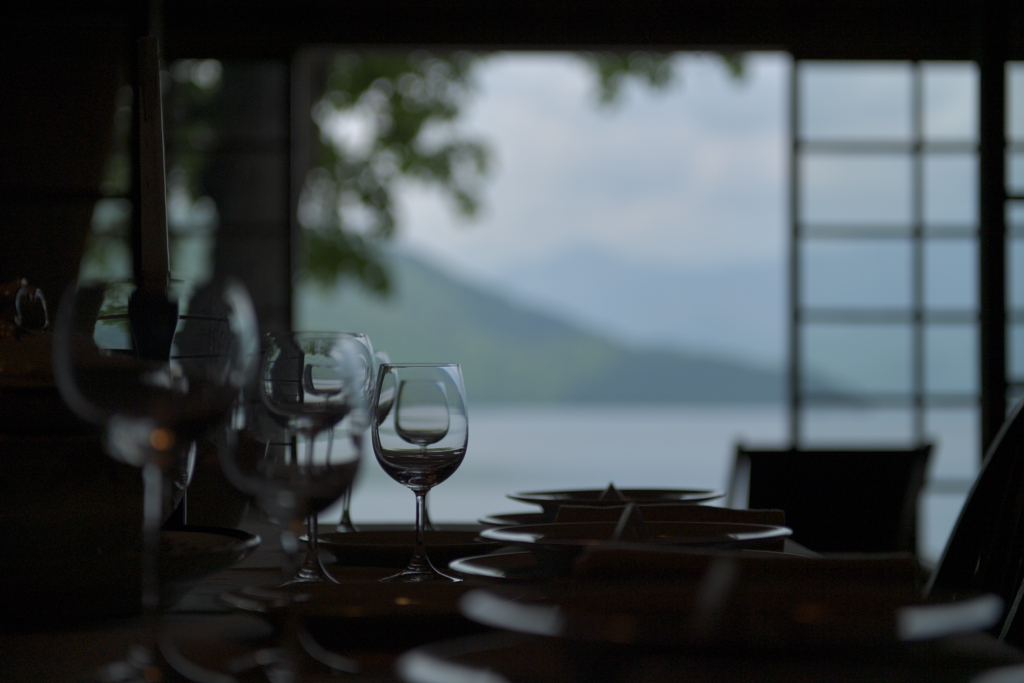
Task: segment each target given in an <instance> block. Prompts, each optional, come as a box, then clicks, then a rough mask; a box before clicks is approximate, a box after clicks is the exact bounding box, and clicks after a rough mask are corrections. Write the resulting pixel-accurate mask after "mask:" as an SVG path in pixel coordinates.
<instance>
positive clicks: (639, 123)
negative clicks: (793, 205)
mask: <svg viewBox="0 0 1024 683" xmlns="http://www.w3.org/2000/svg"><path fill="white" fill-rule="evenodd" d="M788 69H789V60H788V58H787V57H786V56H783V55H776V54H761V55H753V56H751V57H750V58H749V60H748V62H747V72H746V76H745V78H743V79H742V80H739V81H738V80H736V79H733V78H731V77H730V76H729V75H728V73H727V71H726V69H725V68H724V66H723V65H722V64H721V62H720V61H719V60H718V59H717V58H715V57H714V56H705V55H687V56H680V57H679V58H678V59H677V69H676V73H677V76H678V78H677V81H676V83H675V85H674V86H673V87H671V88H670V89H669V90H667V91H663V92H652V91H650V90H648V89H644V88H642V87H631V88H629V89H628V90H627V92H626V96H625V98H624V100H623V101H622V102H621V103H620V104H619V105H617V106H614V107H610V108H601V107H599V106H597V104H596V98H595V92H594V85H595V83H594V78H593V76H592V74H591V73H590V72H589V71H588V70H587V68H586V67H585V66H584V65H583V64H582V63H581V62H580V61H579V60H578V59H576V58H575V57H573V56H571V55H559V54H543V53H526V54H522V53H520V54H505V55H499V56H496V57H492V58H491V59H490V60H489V61H488V62H487V63H485V65H484V66H483V68H482V69H481V70H480V71H479V74H478V75H479V79H478V85H479V90H478V93H477V96H476V98H475V99H474V101H473V103H472V104H471V106H469V107H468V108H467V110H466V112H465V116H464V118H463V125H464V126H465V128H466V129H467V130H470V131H473V132H474V133H476V134H478V135H479V136H480V137H482V138H483V139H485V140H487V141H488V142H489V143H490V146H491V148H492V150H493V153H494V162H495V163H494V167H493V171H492V174H491V176H490V178H489V180H488V182H487V189H486V192H485V196H484V209H483V212H482V213H481V215H480V216H479V217H478V218H477V219H476V220H473V221H471V222H467V221H465V220H463V219H459V218H456V217H455V216H454V214H453V212H452V211H451V210H450V208H449V207H448V206H447V205H446V204H445V203H444V202H443V200H441V199H440V198H438V197H437V196H436V195H434V194H432V193H430V192H429V191H424V190H422V189H420V188H409V190H408V191H407V192H406V193H405V194H404V196H403V202H402V213H401V216H402V233H401V236H400V239H399V243H400V244H403V245H405V246H408V247H410V248H413V249H415V250H416V251H419V252H421V253H424V254H428V255H430V256H432V257H433V258H434V259H435V260H437V261H440V262H442V263H445V264H448V265H450V266H452V267H454V268H456V269H459V270H461V271H463V272H465V273H470V274H475V275H477V276H480V277H484V278H488V277H489V276H490V275H491V274H493V273H494V272H496V271H503V270H506V269H509V268H512V267H517V266H521V265H523V264H524V263H532V262H537V261H541V260H544V259H545V258H546V257H548V256H551V255H553V254H556V253H559V252H562V251H565V250H570V249H573V250H574V249H578V248H581V247H587V248H591V247H592V248H597V249H601V250H607V251H610V252H612V253H615V254H618V255H619V256H623V257H627V258H629V259H632V260H635V261H637V262H641V263H651V264H659V265H668V266H693V265H703V266H709V265H715V264H735V263H737V262H764V261H766V260H778V259H780V258H781V255H782V250H783V245H784V229H783V226H784V221H785V203H784V200H785V193H784V188H785V139H786V138H785V130H786V117H785V108H786V91H787V87H786V79H787V74H788Z"/></svg>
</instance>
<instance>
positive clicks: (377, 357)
mask: <svg viewBox="0 0 1024 683" xmlns="http://www.w3.org/2000/svg"><path fill="white" fill-rule="evenodd" d="M366 341H367V344H368V345H369V338H367V339H366ZM370 348H371V349H372V346H371V347H370ZM390 362H391V359H390V358H389V357H388V354H387V351H374V352H373V371H374V374H373V376H374V378H375V379H374V381H376V377H377V373H378V372H379V371H380V366H381V365H383V364H384V363H390ZM374 391H376V385H374ZM367 405H368V406H369V407H370V408H371V409H372V408H373V405H374V401H373V400H372V399H371V400H370V402H369V403H368V404H367ZM367 427H369V421H367ZM352 489H353V487H349V488H348V489H347V490H346V491H345V493H343V494H342V496H341V520H340V521H339V522H338V526H337V527H336V528H335V531H338V532H340V533H350V532H353V531H358V529H356V526H355V524H353V523H352V516H351V513H350V509H351V507H352Z"/></svg>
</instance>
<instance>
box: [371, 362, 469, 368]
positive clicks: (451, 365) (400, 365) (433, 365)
mask: <svg viewBox="0 0 1024 683" xmlns="http://www.w3.org/2000/svg"><path fill="white" fill-rule="evenodd" d="M380 367H381V369H383V368H459V369H461V366H460V365H459V364H458V363H381V364H380Z"/></svg>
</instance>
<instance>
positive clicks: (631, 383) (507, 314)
mask: <svg viewBox="0 0 1024 683" xmlns="http://www.w3.org/2000/svg"><path fill="white" fill-rule="evenodd" d="M392 276H393V280H394V284H395V291H394V294H393V295H392V297H391V298H389V299H386V300H384V299H378V298H375V297H373V296H371V295H368V294H365V293H363V292H362V291H360V290H358V289H357V288H356V287H355V286H354V285H352V284H350V283H348V282H342V283H341V284H340V285H339V286H338V287H336V288H335V289H334V290H332V291H322V290H318V289H316V288H315V287H306V288H304V289H303V291H302V294H301V295H300V296H299V297H298V298H297V301H296V322H297V324H298V325H299V326H300V327H301V328H304V329H324V328H328V329H349V330H358V331H362V332H366V333H367V334H369V335H370V338H371V339H372V340H373V343H374V347H375V348H378V349H384V350H386V351H387V352H388V353H389V354H390V356H391V358H392V359H393V360H395V361H454V362H459V363H461V364H462V367H463V372H464V374H465V378H466V390H467V392H468V394H469V396H470V400H474V401H486V402H503V401H504V402H507V401H516V402H528V401H529V402H538V401H539V402H545V401H546V402H553V401H564V402H590V401H601V402H615V401H622V402H627V401H628V402H648V401H649V402H669V401H671V402H676V401H717V402H726V401H751V402H752V401H778V400H781V398H782V396H783V387H784V384H783V377H782V375H781V373H780V372H778V371H777V370H773V369H766V368H759V367H756V366H754V365H752V364H747V363H744V362H741V361H736V360H731V359H729V358H727V357H714V356H711V355H690V354H685V353H681V352H677V351H672V350H659V349H640V348H631V347H629V346H627V345H624V344H620V343H615V342H612V341H609V340H608V339H606V338H605V337H603V336H601V335H599V334H597V333H595V332H592V331H589V330H586V329H584V328H583V327H580V326H578V325H573V324H570V323H567V322H564V321H562V320H559V319H558V318H556V317H554V316H553V315H550V314H544V313H538V312H536V311H533V310H530V309H528V308H526V307H524V306H523V305H521V304H516V303H512V302H510V301H509V300H507V299H506V298H504V297H502V296H501V295H499V294H496V293H494V292H491V291H487V290H485V289H483V288H480V287H478V286H474V285H469V284H467V283H465V282H461V281H459V280H456V279H454V278H452V277H450V276H448V275H446V274H444V273H442V272H440V271H439V270H438V269H436V268H434V267H431V266H429V265H427V264H426V263H424V262H422V261H419V260H417V259H415V258H412V257H410V256H406V255H402V256H395V257H393V261H392Z"/></svg>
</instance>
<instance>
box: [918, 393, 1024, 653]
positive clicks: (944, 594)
mask: <svg viewBox="0 0 1024 683" xmlns="http://www.w3.org/2000/svg"><path fill="white" fill-rule="evenodd" d="M1022 582H1024V401H1021V402H1020V403H1018V404H1017V405H1016V406H1015V407H1014V409H1013V411H1012V412H1011V413H1010V416H1009V417H1008V418H1007V420H1006V422H1004V423H1003V427H1002V429H1000V430H999V433H998V434H997V435H996V438H995V439H994V440H993V442H992V445H991V446H990V447H989V449H988V453H987V454H986V455H985V460H984V461H983V462H982V465H981V471H980V472H979V474H978V477H977V479H976V480H975V482H974V486H973V487H972V488H971V491H970V493H969V494H968V496H967V501H966V502H965V503H964V506H963V508H962V509H961V511H960V517H959V518H958V519H957V522H956V526H954V527H953V532H952V533H951V534H950V537H949V541H947V542H946V548H945V550H943V552H942V557H941V559H940V560H939V564H938V566H937V567H936V569H935V571H934V572H933V574H932V576H931V579H930V580H929V582H928V585H927V586H926V587H925V595H926V596H927V597H928V598H929V599H931V600H956V599H958V598H965V597H968V596H974V595H978V594H981V593H994V594H996V595H998V596H999V597H1001V598H1002V599H1003V602H1004V604H1005V606H1006V613H1005V618H1004V620H1003V622H1002V624H1001V625H1000V628H999V632H998V633H996V635H999V636H1000V637H1003V638H1005V639H1006V640H1007V641H1009V642H1011V643H1013V644H1016V645H1022V644H1024V619H1021V620H1017V619H1016V617H1017V614H1018V610H1019V607H1020V602H1021V597H1022ZM1015 621H1020V622H1021V623H1016V624H1015V623H1014V622H1015Z"/></svg>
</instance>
